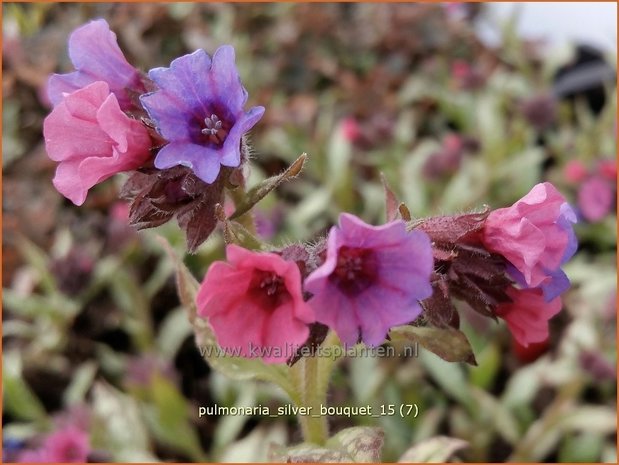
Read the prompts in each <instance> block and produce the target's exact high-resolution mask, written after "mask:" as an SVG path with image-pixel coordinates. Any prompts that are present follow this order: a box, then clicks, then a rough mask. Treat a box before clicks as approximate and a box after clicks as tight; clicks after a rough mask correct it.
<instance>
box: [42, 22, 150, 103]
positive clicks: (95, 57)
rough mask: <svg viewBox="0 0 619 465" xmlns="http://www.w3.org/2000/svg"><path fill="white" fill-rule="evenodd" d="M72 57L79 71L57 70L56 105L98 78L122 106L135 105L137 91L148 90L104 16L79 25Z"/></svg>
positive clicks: (52, 91)
mask: <svg viewBox="0 0 619 465" xmlns="http://www.w3.org/2000/svg"><path fill="white" fill-rule="evenodd" d="M69 57H70V58H71V62H72V63H73V66H75V69H76V71H74V72H72V73H68V74H53V75H52V76H50V78H49V81H48V87H47V93H48V97H49V99H50V101H51V102H52V104H53V105H54V106H56V105H57V104H58V103H60V102H61V101H62V99H63V98H64V94H70V93H73V92H75V91H76V90H78V89H81V88H83V87H86V86H87V85H89V84H92V83H93V82H96V81H104V82H105V83H107V85H108V86H109V88H110V91H111V92H112V93H113V94H114V95H115V96H116V98H117V99H118V102H119V104H120V107H121V108H122V109H123V110H127V109H129V108H130V107H131V106H132V102H133V98H134V96H135V94H140V93H144V92H146V89H145V87H144V83H143V82H142V75H141V73H140V72H139V71H138V70H137V69H136V68H134V67H133V66H131V65H130V64H129V63H128V62H127V60H126V59H125V56H124V55H123V52H122V51H121V50H120V47H119V46H118V42H117V41H116V34H114V33H113V32H112V31H111V30H110V26H109V25H108V23H107V22H106V21H105V20H104V19H98V20H95V21H91V22H89V23H87V24H85V25H83V26H81V27H79V28H77V29H76V30H75V31H73V33H72V34H71V36H70V37H69Z"/></svg>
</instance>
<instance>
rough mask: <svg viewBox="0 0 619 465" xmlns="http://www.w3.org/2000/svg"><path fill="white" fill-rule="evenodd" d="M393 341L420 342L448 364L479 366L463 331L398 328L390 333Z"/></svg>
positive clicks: (410, 327)
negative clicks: (460, 363) (462, 363)
mask: <svg viewBox="0 0 619 465" xmlns="http://www.w3.org/2000/svg"><path fill="white" fill-rule="evenodd" d="M390 335H391V338H392V340H398V339H400V340H405V341H409V342H418V343H419V344H421V346H422V347H423V348H425V349H427V350H429V351H430V352H432V353H434V354H436V355H438V356H439V357H441V358H442V359H443V360H445V361H447V362H466V363H468V364H469V365H477V362H476V361H475V355H474V354H473V349H471V345H470V344H469V341H468V339H467V338H466V336H465V335H464V333H463V332H462V331H459V330H457V329H455V328H431V327H418V326H398V327H397V328H393V329H392V330H391V332H390Z"/></svg>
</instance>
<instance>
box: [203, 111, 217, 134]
mask: <svg viewBox="0 0 619 465" xmlns="http://www.w3.org/2000/svg"><path fill="white" fill-rule="evenodd" d="M221 124H222V123H221V120H220V119H219V116H217V115H216V114H215V113H213V114H212V115H211V116H208V117H206V118H204V125H205V126H206V127H205V128H204V129H202V131H201V132H202V134H204V135H205V136H214V135H216V134H217V133H218V132H219V130H220V129H221Z"/></svg>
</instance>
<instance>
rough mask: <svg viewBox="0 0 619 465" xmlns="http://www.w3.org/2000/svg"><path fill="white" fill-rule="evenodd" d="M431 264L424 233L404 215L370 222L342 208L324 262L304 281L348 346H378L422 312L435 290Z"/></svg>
mask: <svg viewBox="0 0 619 465" xmlns="http://www.w3.org/2000/svg"><path fill="white" fill-rule="evenodd" d="M432 267H433V259H432V248H431V245H430V239H429V238H428V236H427V235H426V233H424V232H422V231H411V232H407V230H406V224H405V223H404V222H403V221H401V220H398V221H393V222H391V223H388V224H385V225H382V226H371V225H368V224H366V223H364V222H363V221H361V220H360V219H359V218H357V217H356V216H354V215H350V214H346V213H343V214H342V215H340V220H339V226H334V227H333V228H332V229H331V231H330V233H329V238H328V241H327V256H326V260H325V262H324V263H323V264H322V265H321V266H320V267H319V268H318V269H316V270H315V271H314V272H312V273H311V274H310V275H309V276H308V277H307V279H306V281H305V289H306V290H307V291H308V292H310V293H312V294H313V296H312V297H311V298H310V300H309V301H308V303H309V304H310V306H311V307H312V308H313V309H314V311H315V312H316V320H317V321H319V322H321V323H324V324H326V325H327V326H329V327H331V328H333V329H334V330H335V331H336V332H337V334H338V336H339V337H340V339H341V341H342V342H343V343H344V344H345V345H347V346H350V345H354V344H355V343H357V342H358V341H359V340H363V342H365V344H367V345H368V346H376V345H379V344H381V343H382V342H383V341H384V340H385V336H386V335H387V332H388V331H389V329H390V328H391V327H393V326H397V325H402V324H406V323H410V322H412V321H413V320H415V319H416V318H417V317H418V316H419V314H420V313H421V306H420V305H419V301H420V300H423V299H425V298H428V297H430V296H431V295H432V286H431V285H430V274H431V272H432Z"/></svg>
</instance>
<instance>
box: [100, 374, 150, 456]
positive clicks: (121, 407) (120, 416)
mask: <svg viewBox="0 0 619 465" xmlns="http://www.w3.org/2000/svg"><path fill="white" fill-rule="evenodd" d="M93 411H94V422H95V425H96V426H97V427H96V428H94V429H95V430H96V431H97V434H95V437H94V438H93V444H94V445H95V447H100V448H102V449H105V450H108V451H110V452H112V458H113V459H114V461H117V462H154V461H156V460H157V459H156V457H155V456H154V455H153V454H152V451H151V446H150V440H149V438H148V432H147V430H146V427H145V425H144V423H143V421H142V417H141V415H140V411H139V408H138V405H137V403H136V401H135V400H134V399H132V398H131V397H129V396H127V395H125V394H123V393H121V392H120V391H118V390H117V389H114V388H113V387H111V386H109V385H106V384H103V383H97V384H95V386H94V387H93ZM97 435H98V436H97Z"/></svg>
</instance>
